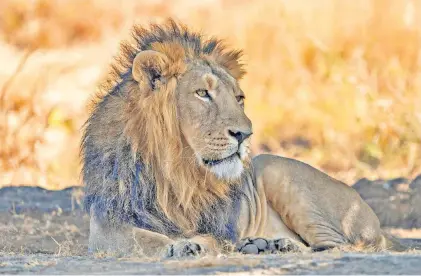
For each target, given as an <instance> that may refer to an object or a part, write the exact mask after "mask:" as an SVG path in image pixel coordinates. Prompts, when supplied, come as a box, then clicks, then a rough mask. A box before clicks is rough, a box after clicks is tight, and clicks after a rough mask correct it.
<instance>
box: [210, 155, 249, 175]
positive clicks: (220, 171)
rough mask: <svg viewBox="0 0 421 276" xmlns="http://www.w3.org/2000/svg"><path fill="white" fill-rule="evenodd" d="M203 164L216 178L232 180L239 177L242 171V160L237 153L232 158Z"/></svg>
mask: <svg viewBox="0 0 421 276" xmlns="http://www.w3.org/2000/svg"><path fill="white" fill-rule="evenodd" d="M205 166H206V167H207V168H208V169H209V171H210V172H212V173H213V174H214V175H215V176H216V177H217V178H219V179H223V180H228V181H233V180H236V179H238V178H240V176H241V174H242V173H243V171H244V165H243V162H242V161H241V160H240V158H239V157H238V156H237V155H236V156H234V157H233V158H228V159H226V160H222V161H221V162H218V163H215V164H212V165H205Z"/></svg>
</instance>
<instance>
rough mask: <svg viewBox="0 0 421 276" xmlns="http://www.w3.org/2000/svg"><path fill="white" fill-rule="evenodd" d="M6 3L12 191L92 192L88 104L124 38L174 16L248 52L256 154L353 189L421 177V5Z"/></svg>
mask: <svg viewBox="0 0 421 276" xmlns="http://www.w3.org/2000/svg"><path fill="white" fill-rule="evenodd" d="M123 3H124V4H120V3H118V2H116V1H110V0H90V1H82V0H74V1H73V0H72V1H70V0H63V1H59V0H51V1H47V0H34V1H25V0H20V1H15V0H3V1H1V3H0V39H1V41H0V58H1V60H2V61H3V62H2V65H1V66H0V134H1V135H0V186H5V185H39V186H43V187H47V188H52V189H58V188H63V187H66V186H70V185H74V184H77V183H79V179H78V159H77V154H78V142H79V138H80V132H79V129H80V126H81V124H82V123H83V121H84V119H85V118H86V108H85V106H86V103H87V100H88V98H89V97H90V95H92V93H93V92H94V89H95V86H96V84H97V81H98V79H99V78H100V77H101V75H102V74H103V73H104V72H106V69H107V68H106V65H107V64H108V62H109V61H110V58H111V56H112V55H113V54H114V53H115V51H116V50H117V43H118V42H119V40H120V39H121V38H122V37H124V36H125V35H126V34H127V31H128V28H129V26H130V25H131V24H132V23H134V22H136V23H146V22H149V21H159V20H162V19H164V18H165V17H167V16H173V17H176V18H178V19H181V20H183V21H184V22H185V23H186V24H188V25H190V26H192V27H193V28H196V29H197V30H200V29H201V30H204V31H206V32H207V33H210V34H213V35H218V36H221V37H225V38H227V39H228V40H229V42H230V43H231V44H232V45H234V46H236V47H240V48H243V49H244V50H245V53H246V57H245V59H246V61H247V64H248V66H247V68H248V72H249V73H248V75H247V77H246V78H245V79H244V81H243V82H242V86H243V89H244V90H245V92H246V93H247V101H246V107H247V112H248V114H249V115H250V117H251V118H252V120H253V122H254V133H255V135H254V138H253V139H254V140H253V144H254V151H255V152H256V153H257V152H260V151H266V150H270V151H272V152H275V153H279V154H282V155H285V156H289V157H295V158H299V159H301V160H304V161H306V162H309V163H311V164H312V165H314V166H317V167H319V168H321V169H323V170H325V171H327V172H329V173H330V174H331V175H333V176H335V177H338V178H340V179H342V180H345V181H347V182H348V183H351V182H352V181H354V180H355V179H356V178H359V177H362V176H365V177H369V178H374V177H396V176H406V177H412V176H414V175H415V174H417V173H420V172H421V112H420V105H421V100H420V99H421V56H420V53H421V52H420V50H421V28H420V26H421V2H419V1H409V0H402V1H400V0H384V1H380V0H371V1H368V0H357V1H345V0H336V1H335V0H320V1H305V0H299V1H286V0H283V1H257V0H252V1H247V2H244V1H238V0H225V1H224V0H220V1H218V0H209V1H203V2H200V4H198V1H193V0H177V1H171V2H170V1H162V2H161V1H135V0H127V1H124V2H123Z"/></svg>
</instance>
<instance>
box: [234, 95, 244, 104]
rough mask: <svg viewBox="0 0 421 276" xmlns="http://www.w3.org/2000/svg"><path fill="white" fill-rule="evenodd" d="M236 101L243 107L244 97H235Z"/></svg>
mask: <svg viewBox="0 0 421 276" xmlns="http://www.w3.org/2000/svg"><path fill="white" fill-rule="evenodd" d="M235 98H236V99H237V102H238V103H239V104H240V105H241V106H243V105H244V96H237V97H235Z"/></svg>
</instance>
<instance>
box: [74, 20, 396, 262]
mask: <svg viewBox="0 0 421 276" xmlns="http://www.w3.org/2000/svg"><path fill="white" fill-rule="evenodd" d="M133 38H134V42H132V43H130V42H125V43H123V44H122V47H121V54H120V55H119V57H118V58H117V59H116V62H115V64H114V65H113V66H112V72H111V74H110V75H109V77H108V80H107V81H106V82H105V85H104V86H102V90H103V92H104V93H103V96H100V97H99V99H98V100H97V101H96V102H95V105H94V109H93V111H92V113H91V116H90V117H89V119H88V120H87V122H86V125H85V130H84V136H83V139H82V143H81V153H82V163H83V168H82V175H83V181H84V183H85V185H86V195H85V208H86V210H87V211H88V212H89V213H90V216H91V221H90V237H89V250H90V251H97V250H105V251H109V252H120V253H123V254H131V253H133V252H135V251H136V250H138V249H142V250H143V252H144V253H148V254H157V253H160V252H165V254H166V256H168V257H183V256H189V255H200V254H203V253H206V252H209V253H216V252H219V250H221V248H222V247H223V245H224V244H228V243H230V244H237V248H236V249H237V250H239V251H240V252H243V253H261V252H276V251H281V252H285V251H299V250H300V251H302V250H308V249H313V250H320V249H326V248H331V247H337V246H341V245H356V244H359V245H363V246H368V247H370V248H375V249H378V250H380V249H385V248H388V247H393V248H394V249H397V250H399V249H403V247H402V246H400V245H399V243H397V242H395V241H392V239H390V238H386V237H385V235H384V234H383V232H382V231H381V229H380V225H379V220H378V218H377V217H376V215H375V214H374V213H373V211H372V210H371V209H370V207H369V206H368V205H367V204H366V203H365V202H364V201H363V200H362V199H361V198H360V196H359V195H358V194H357V192H355V191H354V190H353V189H352V188H350V187H348V186H347V185H345V184H343V183H342V182H340V181H337V180H335V179H332V178H330V177H329V176H327V175H326V174H324V173H323V172H320V171H318V170H317V169H315V168H313V167H311V166H309V165H307V164H304V163H302V162H299V161H296V160H292V159H288V158H283V157H279V156H275V155H259V156H257V157H254V158H253V159H250V158H249V144H250V136H251V134H252V124H251V122H250V120H249V118H248V117H247V116H246V115H245V113H244V98H245V96H244V93H243V91H242V90H241V88H240V86H239V84H238V81H239V80H240V79H241V77H242V76H243V75H244V73H245V72H244V70H243V67H242V64H241V63H240V61H239V60H240V58H241V55H242V53H241V51H236V50H227V49H226V47H225V46H224V45H223V43H222V42H221V41H220V40H217V39H214V38H212V39H209V40H205V39H204V38H203V37H202V35H201V34H199V33H195V32H192V31H190V30H188V29H187V28H186V27H185V26H182V25H180V24H178V23H176V22H174V21H173V20H169V21H168V22H167V23H165V24H163V25H156V24H153V25H151V26H150V28H149V29H145V28H142V27H139V26H136V27H134V29H133ZM227 242H228V243H227ZM224 248H226V247H224ZM162 249H166V250H162ZM231 249H233V248H232V247H231Z"/></svg>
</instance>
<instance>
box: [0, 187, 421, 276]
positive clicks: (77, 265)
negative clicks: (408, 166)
mask: <svg viewBox="0 0 421 276" xmlns="http://www.w3.org/2000/svg"><path fill="white" fill-rule="evenodd" d="M82 195H83V193H82V190H81V189H80V188H69V189H66V190H63V191H57V192H52V191H47V190H43V189H40V188H30V187H19V188H12V187H10V188H3V189H0V274H3V273H6V274H27V273H41V274H64V273H66V274H220V273H224V274H226V273H233V274H237V273H241V274H261V273H265V274H367V273H368V274H420V273H421V251H419V250H412V251H409V252H405V253H400V254H397V253H393V254H392V253H382V254H372V253H371V254H365V253H351V252H339V251H330V252H319V253H311V254H285V255H264V256H240V255H232V256H219V257H213V258H211V257H205V258H201V259H192V260H183V261H169V260H147V259H119V258H115V257H106V256H99V255H97V256H88V255H86V252H87V246H86V245H87V238H88V231H89V227H88V225H89V224H88V221H89V219H88V216H87V215H86V214H84V213H83V211H82V210H81V197H82ZM389 230H390V231H391V232H392V233H394V234H395V235H398V236H400V237H407V238H412V239H404V240H403V241H404V242H407V243H411V244H413V245H414V246H417V247H418V248H420V249H421V231H420V230H416V229H396V228H389ZM417 238H418V239H417Z"/></svg>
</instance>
